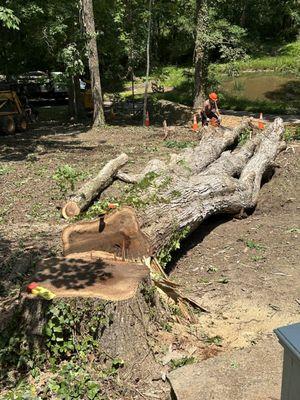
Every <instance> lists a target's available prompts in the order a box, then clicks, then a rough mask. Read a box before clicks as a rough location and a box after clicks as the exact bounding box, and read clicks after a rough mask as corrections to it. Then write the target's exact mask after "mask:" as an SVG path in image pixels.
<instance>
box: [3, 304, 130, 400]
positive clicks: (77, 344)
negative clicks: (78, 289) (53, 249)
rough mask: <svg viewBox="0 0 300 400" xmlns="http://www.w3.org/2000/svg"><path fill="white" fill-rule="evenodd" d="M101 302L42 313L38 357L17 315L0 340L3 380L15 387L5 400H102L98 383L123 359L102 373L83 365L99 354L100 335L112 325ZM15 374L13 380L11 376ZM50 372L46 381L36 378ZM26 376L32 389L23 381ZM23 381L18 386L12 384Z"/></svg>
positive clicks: (57, 307) (58, 306)
mask: <svg viewBox="0 0 300 400" xmlns="http://www.w3.org/2000/svg"><path fill="white" fill-rule="evenodd" d="M105 305H106V303H105V302H98V303H97V302H96V303H95V302H94V301H91V302H90V303H89V302H88V301H87V302H86V303H84V305H83V304H80V302H77V301H76V300H75V301H73V302H70V303H65V302H63V301H57V302H53V303H52V304H50V305H49V306H48V308H47V311H46V321H47V323H46V324H45V326H44V330H43V334H44V338H43V343H41V344H40V345H42V346H45V348H44V351H43V352H42V351H41V349H40V348H39V346H35V345H34V342H33V340H34V338H33V337H32V335H31V334H30V333H29V332H27V330H26V329H24V327H23V326H22V323H20V322H21V321H22V318H21V316H20V314H19V312H17V313H16V314H15V315H14V318H12V320H11V322H10V325H9V327H8V329H7V330H6V331H4V332H2V333H1V335H0V365H1V367H2V369H1V376H0V378H1V380H2V381H3V382H6V383H7V382H8V381H11V384H12V386H14V387H15V388H14V389H12V390H8V391H7V392H6V394H5V396H4V397H2V398H3V399H5V400H6V399H7V400H9V399H22V400H23V399H26V398H28V399H30V400H31V399H33V398H34V399H38V400H39V399H51V398H62V399H70V400H72V399H78V398H80V399H87V400H89V399H91V400H92V399H102V398H103V399H104V398H105V397H102V387H101V385H100V381H101V380H105V379H106V378H108V377H110V376H113V375H115V374H116V373H117V371H118V370H119V369H120V368H122V367H123V365H124V361H123V360H122V359H118V358H117V359H112V360H111V362H110V365H108V366H107V367H105V368H102V369H99V370H97V368H96V369H91V364H90V363H87V361H88V360H89V359H90V356H91V354H93V355H94V354H97V351H98V353H99V354H101V349H100V348H99V340H97V339H98V336H99V335H101V331H102V330H103V329H104V328H105V327H106V326H108V325H109V324H110V323H111V321H112V320H111V318H112V317H111V316H110V315H107V313H106V312H105ZM14 369H16V370H18V372H19V374H15V375H11V374H10V371H13V370H14ZM47 369H48V371H49V372H48V379H47V380H46V382H45V381H43V380H40V377H41V376H42V375H43V373H44V372H45V371H46V370H47ZM24 373H27V374H28V373H29V374H30V375H31V382H32V380H34V381H35V383H34V384H31V385H28V383H26V382H27V381H26V380H25V379H24V378H22V376H23V375H24ZM18 378H22V379H21V380H20V381H19V383H18V384H17V385H15V380H16V379H18Z"/></svg>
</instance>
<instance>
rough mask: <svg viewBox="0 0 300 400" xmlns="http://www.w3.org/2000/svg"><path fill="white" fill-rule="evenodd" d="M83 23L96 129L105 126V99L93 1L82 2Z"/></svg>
mask: <svg viewBox="0 0 300 400" xmlns="http://www.w3.org/2000/svg"><path fill="white" fill-rule="evenodd" d="M81 6H82V22H83V25H84V27H85V32H86V36H87V37H86V40H87V44H86V47H87V53H88V62H89V69H90V76H91V89H92V96H93V103H94V124H93V126H94V127H99V126H104V125H105V118H104V111H103V99H102V90H101V80H100V71H99V58H98V49H97V40H96V38H97V36H96V31H95V21H94V10H93V0H81Z"/></svg>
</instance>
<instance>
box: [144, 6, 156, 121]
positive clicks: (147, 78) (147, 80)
mask: <svg viewBox="0 0 300 400" xmlns="http://www.w3.org/2000/svg"><path fill="white" fill-rule="evenodd" d="M153 1H154V0H149V19H148V34H147V68H146V81H145V93H144V111H143V122H144V121H145V119H146V114H147V104H148V86H149V74H150V39H151V19H152V3H153Z"/></svg>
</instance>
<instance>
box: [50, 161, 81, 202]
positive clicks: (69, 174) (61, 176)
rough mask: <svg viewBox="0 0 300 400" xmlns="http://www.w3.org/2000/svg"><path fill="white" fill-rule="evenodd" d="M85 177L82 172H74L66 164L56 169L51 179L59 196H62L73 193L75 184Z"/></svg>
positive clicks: (74, 170) (73, 169)
mask: <svg viewBox="0 0 300 400" xmlns="http://www.w3.org/2000/svg"><path fill="white" fill-rule="evenodd" d="M85 176H86V175H85V174H84V173H83V172H79V171H76V169H75V168H73V167H71V166H70V165H67V164H66V165H62V166H61V167H58V168H57V170H56V171H55V173H54V174H53V176H52V179H53V180H54V181H55V182H56V183H57V186H58V187H59V190H60V192H61V194H62V195H63V196H64V195H66V194H67V192H68V191H70V190H71V191H74V189H75V184H76V182H78V181H79V180H81V179H83V178H84V177H85Z"/></svg>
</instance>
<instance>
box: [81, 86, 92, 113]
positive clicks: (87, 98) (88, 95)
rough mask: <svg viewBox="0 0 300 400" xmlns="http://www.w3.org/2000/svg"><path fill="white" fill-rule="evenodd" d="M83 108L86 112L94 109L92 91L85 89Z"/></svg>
mask: <svg viewBox="0 0 300 400" xmlns="http://www.w3.org/2000/svg"><path fill="white" fill-rule="evenodd" d="M82 99H83V106H84V108H85V110H87V111H90V110H93V108H94V103H93V96H92V89H85V90H84V92H83V93H82Z"/></svg>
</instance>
